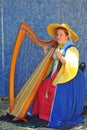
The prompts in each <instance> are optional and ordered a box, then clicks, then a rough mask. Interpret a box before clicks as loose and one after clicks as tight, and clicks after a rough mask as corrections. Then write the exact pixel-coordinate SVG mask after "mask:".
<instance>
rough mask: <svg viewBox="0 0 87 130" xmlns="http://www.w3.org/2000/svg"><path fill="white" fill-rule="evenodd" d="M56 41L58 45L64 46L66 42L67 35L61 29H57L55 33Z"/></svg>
mask: <svg viewBox="0 0 87 130" xmlns="http://www.w3.org/2000/svg"><path fill="white" fill-rule="evenodd" d="M56 40H57V42H58V43H59V44H62V45H64V44H65V43H66V41H67V40H68V35H66V33H65V32H64V30H63V29H58V30H57V33H56Z"/></svg>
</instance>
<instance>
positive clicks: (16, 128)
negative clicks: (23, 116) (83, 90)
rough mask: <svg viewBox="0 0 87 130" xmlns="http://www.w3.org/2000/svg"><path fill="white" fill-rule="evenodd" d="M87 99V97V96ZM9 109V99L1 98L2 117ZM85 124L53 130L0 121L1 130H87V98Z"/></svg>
mask: <svg viewBox="0 0 87 130" xmlns="http://www.w3.org/2000/svg"><path fill="white" fill-rule="evenodd" d="M86 97H87V96H86ZM7 107H8V99H7V98H0V115H2V114H3V113H4V112H5V110H6V109H7ZM83 117H84V121H85V122H84V123H83V124H80V125H76V126H71V127H67V128H64V127H63V128H60V129H59V128H58V129H53V128H30V127H29V126H27V125H22V124H21V125H19V124H15V123H9V122H5V121H0V130H12V129H13V130H87V98H86V101H85V110H84V114H83Z"/></svg>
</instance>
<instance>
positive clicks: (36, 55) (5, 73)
mask: <svg viewBox="0 0 87 130" xmlns="http://www.w3.org/2000/svg"><path fill="white" fill-rule="evenodd" d="M22 22H25V23H27V24H29V25H30V26H31V27H32V28H33V29H34V31H35V32H36V34H37V35H38V37H39V38H40V39H42V40H43V39H50V37H49V36H48V34H47V31H46V27H47V25H48V24H50V23H64V22H65V23H68V24H69V25H70V26H71V27H72V28H73V30H74V31H75V32H76V33H77V34H78V35H79V41H78V42H77V43H76V46H77V48H78V49H79V51H80V62H81V61H85V62H86V59H87V53H86V52H87V49H86V48H87V0H44V1H42V0H15V1H12V0H0V59H1V60H0V61H1V62H0V63H1V64H0V96H8V90H9V71H10V62H11V57H12V51H13V48H14V44H15V40H16V37H17V33H18V30H19V28H20V24H21V23H22ZM42 57H43V50H42V48H41V47H38V46H36V45H35V44H33V43H32V42H31V41H30V40H29V39H28V37H26V36H25V38H24V40H23V43H22V45H21V48H20V51H19V55H18V59H17V65H16V72H15V94H17V93H18V91H19V90H20V89H21V87H22V86H23V84H24V83H25V82H26V80H27V79H28V78H29V76H30V75H31V73H32V72H33V71H34V69H35V68H36V66H37V65H38V63H39V62H40V61H41V59H42ZM85 77H86V80H87V68H86V71H85ZM86 86H87V82H86Z"/></svg>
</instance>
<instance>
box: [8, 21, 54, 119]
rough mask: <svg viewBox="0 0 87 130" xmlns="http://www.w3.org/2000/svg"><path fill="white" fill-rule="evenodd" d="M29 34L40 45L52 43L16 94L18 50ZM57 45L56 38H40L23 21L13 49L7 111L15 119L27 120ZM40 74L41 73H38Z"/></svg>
mask: <svg viewBox="0 0 87 130" xmlns="http://www.w3.org/2000/svg"><path fill="white" fill-rule="evenodd" d="M25 35H27V36H28V38H29V39H30V40H31V41H32V42H33V43H34V44H36V45H38V46H44V45H47V44H48V45H50V44H51V45H52V48H51V49H50V50H49V52H48V53H47V55H46V56H45V57H44V58H43V59H42V61H41V62H40V63H39V65H38V66H37V68H36V69H35V71H34V72H33V73H32V75H31V76H30V77H29V79H28V80H27V81H26V82H25V84H24V86H23V87H22V89H21V90H20V92H19V93H18V94H17V96H16V97H15V96H14V76H15V66H16V61H17V57H18V52H19V49H20V46H21V44H22V41H23V39H24V36H25ZM55 47H56V41H54V40H40V39H39V38H38V36H37V35H36V34H35V32H34V31H33V29H32V28H31V27H30V26H29V25H27V24H26V23H22V24H21V26H20V29H19V32H18V35H17V39H16V42H15V46H14V49H13V54H12V59H11V65H10V77H9V108H8V109H7V112H8V113H10V114H12V115H14V116H15V118H14V120H19V119H22V120H24V121H26V120H25V116H26V113H27V111H28V109H29V107H30V105H31V103H32V101H33V99H34V97H35V95H36V93H37V91H38V88H39V86H40V84H41V82H42V80H43V78H44V76H45V75H46V72H47V69H48V67H49V65H50V64H51V63H52V61H53V59H52V54H53V52H54V50H55ZM38 74H39V75H38Z"/></svg>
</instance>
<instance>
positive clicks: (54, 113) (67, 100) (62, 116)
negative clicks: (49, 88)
mask: <svg viewBox="0 0 87 130" xmlns="http://www.w3.org/2000/svg"><path fill="white" fill-rule="evenodd" d="M84 98H85V78H84V74H83V72H82V71H81V70H79V71H78V74H77V75H76V77H75V78H74V79H73V80H71V81H69V82H67V83H64V84H58V85H57V86H56V92H55V97H54V102H53V106H52V110H51V114H50V120H49V124H48V126H49V127H61V126H65V125H71V124H79V123H83V122H84V121H83V118H82V111H83V107H84Z"/></svg>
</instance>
